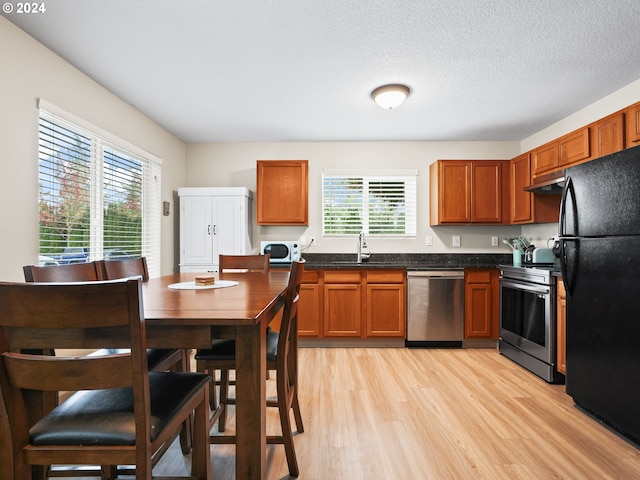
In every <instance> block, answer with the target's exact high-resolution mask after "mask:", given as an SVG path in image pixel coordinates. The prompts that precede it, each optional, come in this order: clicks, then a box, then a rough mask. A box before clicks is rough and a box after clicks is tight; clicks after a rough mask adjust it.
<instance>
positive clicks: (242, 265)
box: [218, 254, 271, 273]
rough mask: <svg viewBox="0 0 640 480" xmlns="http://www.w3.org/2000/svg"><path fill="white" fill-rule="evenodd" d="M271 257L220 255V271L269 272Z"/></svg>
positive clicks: (267, 255)
mask: <svg viewBox="0 0 640 480" xmlns="http://www.w3.org/2000/svg"><path fill="white" fill-rule="evenodd" d="M270 260H271V255H269V254H266V255H220V256H219V257H218V270H219V272H220V273H224V272H225V271H227V272H228V271H242V272H268V271H269V261H270Z"/></svg>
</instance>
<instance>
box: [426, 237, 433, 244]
mask: <svg viewBox="0 0 640 480" xmlns="http://www.w3.org/2000/svg"><path fill="white" fill-rule="evenodd" d="M426 244H427V247H432V246H433V237H432V236H431V235H427V240H426Z"/></svg>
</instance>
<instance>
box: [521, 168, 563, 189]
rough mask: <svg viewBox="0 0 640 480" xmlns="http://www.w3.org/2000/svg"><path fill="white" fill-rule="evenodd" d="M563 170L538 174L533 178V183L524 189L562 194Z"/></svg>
mask: <svg viewBox="0 0 640 480" xmlns="http://www.w3.org/2000/svg"><path fill="white" fill-rule="evenodd" d="M564 173H565V172H564V170H558V171H557V172H551V173H547V174H545V175H539V176H537V177H536V178H534V179H533V183H532V184H531V185H529V186H528V187H525V188H524V189H525V190H526V191H528V192H533V193H544V194H551V195H562V189H563V188H564Z"/></svg>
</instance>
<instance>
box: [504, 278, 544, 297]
mask: <svg viewBox="0 0 640 480" xmlns="http://www.w3.org/2000/svg"><path fill="white" fill-rule="evenodd" d="M500 287H508V288H513V289H514V290H524V291H525V292H530V293H537V294H540V295H549V294H550V293H551V289H550V288H549V287H546V286H544V285H528V284H526V283H519V282H513V281H511V280H505V279H502V280H500Z"/></svg>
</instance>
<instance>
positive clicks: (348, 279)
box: [324, 270, 361, 283]
mask: <svg viewBox="0 0 640 480" xmlns="http://www.w3.org/2000/svg"><path fill="white" fill-rule="evenodd" d="M360 278H361V277H360V271H359V270H325V271H324V283H360Z"/></svg>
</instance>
